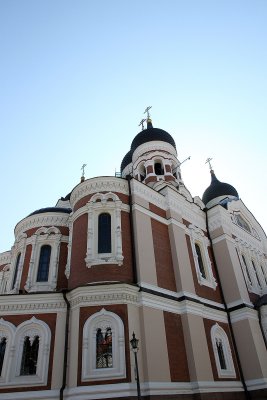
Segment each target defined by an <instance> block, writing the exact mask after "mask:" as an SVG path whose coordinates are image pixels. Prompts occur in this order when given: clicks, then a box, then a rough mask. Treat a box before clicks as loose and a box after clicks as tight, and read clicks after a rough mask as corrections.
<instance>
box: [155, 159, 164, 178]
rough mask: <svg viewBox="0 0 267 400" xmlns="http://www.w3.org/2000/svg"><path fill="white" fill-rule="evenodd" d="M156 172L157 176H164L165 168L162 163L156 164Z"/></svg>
mask: <svg viewBox="0 0 267 400" xmlns="http://www.w3.org/2000/svg"><path fill="white" fill-rule="evenodd" d="M154 170H155V174H156V175H164V168H163V167H162V164H161V163H160V162H156V163H155V166H154Z"/></svg>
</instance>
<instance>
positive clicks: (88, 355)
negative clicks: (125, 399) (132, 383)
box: [82, 308, 126, 382]
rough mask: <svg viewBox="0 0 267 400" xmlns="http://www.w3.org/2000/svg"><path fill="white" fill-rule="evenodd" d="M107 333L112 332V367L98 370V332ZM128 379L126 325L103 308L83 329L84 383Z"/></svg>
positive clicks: (92, 316) (115, 315)
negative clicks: (96, 365)
mask: <svg viewBox="0 0 267 400" xmlns="http://www.w3.org/2000/svg"><path fill="white" fill-rule="evenodd" d="M99 328H100V329H101V330H102V332H105V330H106V329H107V328H110V329H111V331H112V367H110V368H98V369H97V368H96V367H95V363H96V332H97V330H98V329H99ZM125 377H126V367H125V339H124V324H123V321H122V320H121V318H120V317H119V316H118V315H117V314H115V313H113V312H110V311H106V310H105V309H104V308H102V310H101V311H99V312H97V313H95V314H93V315H91V316H90V317H89V318H88V319H87V320H86V322H85V323H84V327H83V344H82V381H83V382H88V381H95V380H103V379H122V378H125Z"/></svg>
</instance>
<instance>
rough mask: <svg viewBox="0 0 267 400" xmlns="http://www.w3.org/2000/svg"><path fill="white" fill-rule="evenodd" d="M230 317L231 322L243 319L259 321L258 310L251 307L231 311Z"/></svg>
mask: <svg viewBox="0 0 267 400" xmlns="http://www.w3.org/2000/svg"><path fill="white" fill-rule="evenodd" d="M230 317H231V322H232V323H233V324H234V323H235V322H238V321H243V320H245V319H251V320H254V321H259V318H258V312H257V311H256V310H252V309H251V308H241V309H240V310H235V311H232V312H231V314H230Z"/></svg>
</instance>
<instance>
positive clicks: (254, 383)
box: [246, 378, 267, 390]
mask: <svg viewBox="0 0 267 400" xmlns="http://www.w3.org/2000/svg"><path fill="white" fill-rule="evenodd" d="M246 385H247V388H248V389H249V390H261V389H266V388H267V378H262V379H249V380H246Z"/></svg>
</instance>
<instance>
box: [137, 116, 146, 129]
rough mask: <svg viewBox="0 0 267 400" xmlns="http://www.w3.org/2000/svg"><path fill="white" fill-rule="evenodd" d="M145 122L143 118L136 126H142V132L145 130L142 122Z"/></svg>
mask: <svg viewBox="0 0 267 400" xmlns="http://www.w3.org/2000/svg"><path fill="white" fill-rule="evenodd" d="M145 121H146V120H145V118H143V119H142V120H141V121H140V124H139V125H138V126H140V125H142V131H143V130H144V129H145V128H144V122H145Z"/></svg>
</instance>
